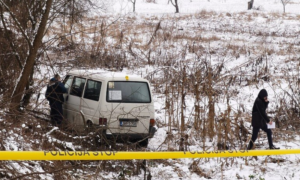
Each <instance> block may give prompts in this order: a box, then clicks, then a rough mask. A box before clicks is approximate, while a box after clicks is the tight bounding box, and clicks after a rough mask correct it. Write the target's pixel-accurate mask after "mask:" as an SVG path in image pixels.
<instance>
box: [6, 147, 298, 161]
mask: <svg viewBox="0 0 300 180" xmlns="http://www.w3.org/2000/svg"><path fill="white" fill-rule="evenodd" d="M286 154H300V149H287V150H251V151H189V152H184V151H177V152H170V151H166V152H147V151H145V152H141V151H138V152H124V151H0V160H130V159H181V158H214V157H243V156H267V155H286Z"/></svg>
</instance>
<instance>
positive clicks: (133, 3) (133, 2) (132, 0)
mask: <svg viewBox="0 0 300 180" xmlns="http://www.w3.org/2000/svg"><path fill="white" fill-rule="evenodd" d="M130 2H131V3H132V8H133V10H132V11H133V12H135V3H136V0H130Z"/></svg>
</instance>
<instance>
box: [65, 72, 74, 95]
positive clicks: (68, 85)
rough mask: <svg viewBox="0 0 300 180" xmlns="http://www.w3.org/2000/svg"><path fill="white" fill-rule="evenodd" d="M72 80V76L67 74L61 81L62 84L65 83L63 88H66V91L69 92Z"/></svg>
mask: <svg viewBox="0 0 300 180" xmlns="http://www.w3.org/2000/svg"><path fill="white" fill-rule="evenodd" d="M72 82H73V76H70V75H67V76H66V78H65V79H64V81H63V84H64V85H65V88H66V89H67V92H69V89H70V86H71V84H72Z"/></svg>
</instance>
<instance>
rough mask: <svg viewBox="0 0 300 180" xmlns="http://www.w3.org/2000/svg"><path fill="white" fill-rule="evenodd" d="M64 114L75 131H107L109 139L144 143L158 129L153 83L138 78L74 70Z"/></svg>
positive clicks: (69, 83) (68, 75) (66, 82)
mask: <svg viewBox="0 0 300 180" xmlns="http://www.w3.org/2000/svg"><path fill="white" fill-rule="evenodd" d="M64 84H65V87H66V88H67V92H68V93H67V94H65V95H64V97H65V102H64V105H63V113H64V117H65V119H67V121H68V125H70V126H72V128H73V129H76V130H83V129H85V128H86V127H96V128H98V129H103V133H104V135H105V137H106V138H117V139H124V140H137V141H139V140H142V141H141V142H143V144H142V145H147V144H148V138H151V137H153V134H154V133H155V131H156V129H155V127H154V125H155V119H154V104H153V99H152V94H151V91H150V85H149V82H148V81H147V80H146V79H143V78H141V77H138V76H131V75H126V74H124V73H115V72H103V71H95V70H73V71H70V72H69V73H68V74H67V76H66V78H65V79H64Z"/></svg>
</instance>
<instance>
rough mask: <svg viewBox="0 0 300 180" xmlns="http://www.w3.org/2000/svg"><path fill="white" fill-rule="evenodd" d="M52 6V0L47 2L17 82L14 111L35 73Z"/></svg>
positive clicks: (12, 103) (13, 96)
mask: <svg viewBox="0 0 300 180" xmlns="http://www.w3.org/2000/svg"><path fill="white" fill-rule="evenodd" d="M51 6H52V0H47V2H46V9H45V12H44V14H43V16H42V20H41V23H40V26H39V28H38V31H37V34H36V36H35V38H34V41H33V44H32V46H31V47H30V49H29V55H28V56H27V59H26V62H25V66H24V68H23V70H22V73H21V77H20V79H19V81H18V82H17V85H16V88H15V90H14V91H13V93H12V99H11V105H13V106H12V107H11V108H12V109H18V108H19V106H20V101H21V99H22V96H23V94H24V89H25V87H26V84H27V83H28V81H29V77H30V74H31V72H32V71H33V66H34V63H35V60H36V56H37V53H38V49H39V48H40V46H41V44H42V39H43V37H44V31H45V29H46V25H47V21H48V17H49V13H50V9H51Z"/></svg>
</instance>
